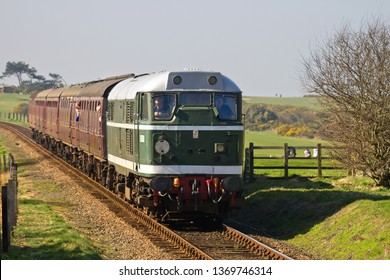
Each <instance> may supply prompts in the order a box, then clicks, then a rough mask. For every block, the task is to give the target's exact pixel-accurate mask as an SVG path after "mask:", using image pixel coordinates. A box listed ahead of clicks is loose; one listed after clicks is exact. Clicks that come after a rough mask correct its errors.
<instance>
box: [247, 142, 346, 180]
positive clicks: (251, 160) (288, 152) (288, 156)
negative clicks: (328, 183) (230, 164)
mask: <svg viewBox="0 0 390 280" xmlns="http://www.w3.org/2000/svg"><path fill="white" fill-rule="evenodd" d="M260 149H261V150H283V156H281V157H276V156H255V150H260ZM298 149H305V150H306V149H307V150H308V151H309V152H310V150H309V149H313V155H311V152H310V154H308V155H307V156H303V157H300V156H297V155H296V150H298ZM324 149H328V150H334V149H338V148H337V147H331V146H322V145H321V144H320V143H319V144H317V146H289V145H288V143H284V145H283V146H255V145H254V144H253V143H249V148H246V149H245V169H244V179H245V181H246V182H252V181H253V180H254V170H255V169H283V170H284V176H283V177H284V178H285V179H287V178H288V177H289V169H305V170H309V169H312V170H313V169H314V170H315V169H316V170H317V177H322V171H323V170H325V169H333V170H343V169H344V168H343V167H341V166H324V165H323V160H325V159H331V158H330V157H328V156H324V152H323V151H324ZM314 152H315V154H314ZM276 159H278V160H281V159H283V166H281V165H280V166H274V165H269V166H265V165H262V166H256V165H255V160H263V161H269V160H276ZM313 159H315V160H316V162H317V164H316V166H294V165H292V164H291V163H290V161H294V160H311V161H313Z"/></svg>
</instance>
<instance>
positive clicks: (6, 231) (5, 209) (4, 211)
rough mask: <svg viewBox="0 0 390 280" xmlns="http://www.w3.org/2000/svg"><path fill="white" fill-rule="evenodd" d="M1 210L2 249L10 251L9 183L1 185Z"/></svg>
mask: <svg viewBox="0 0 390 280" xmlns="http://www.w3.org/2000/svg"><path fill="white" fill-rule="evenodd" d="M1 211H2V219H1V220H2V230H3V232H2V251H3V252H8V246H9V244H10V234H9V226H8V205H7V185H4V186H2V187H1Z"/></svg>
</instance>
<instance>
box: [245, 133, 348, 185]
mask: <svg viewBox="0 0 390 280" xmlns="http://www.w3.org/2000/svg"><path fill="white" fill-rule="evenodd" d="M251 142H252V143H253V144H254V146H280V147H283V146H284V143H287V144H288V146H289V147H297V148H296V153H297V157H303V156H304V150H305V148H309V150H310V151H311V152H312V154H314V153H313V151H312V149H313V147H316V146H317V144H319V143H320V144H321V145H322V146H328V147H329V146H330V144H329V143H328V142H327V141H323V140H321V139H307V138H298V137H288V136H280V135H278V134H277V133H276V132H273V131H246V132H245V147H249V143H251ZM299 147H300V148H299ZM329 152H330V150H329V149H323V150H322V156H329ZM254 155H255V156H256V157H268V159H256V160H255V161H254V165H255V166H273V167H276V166H279V167H281V168H280V169H257V170H255V174H256V175H263V176H269V177H283V176H284V170H283V166H284V149H256V150H255V152H254ZM321 165H322V166H323V167H334V166H339V165H340V164H338V163H337V162H335V161H334V160H332V159H324V160H322V164H321ZM302 166H309V167H316V166H318V159H317V158H315V157H312V158H310V159H289V176H304V177H315V176H317V174H318V171H317V170H316V169H294V168H293V167H298V168H299V167H302ZM322 175H323V176H325V177H328V176H336V177H340V176H346V175H347V171H345V170H326V169H324V170H323V171H322Z"/></svg>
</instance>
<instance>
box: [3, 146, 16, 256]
mask: <svg viewBox="0 0 390 280" xmlns="http://www.w3.org/2000/svg"><path fill="white" fill-rule="evenodd" d="M3 159H4V161H3V163H4V164H3V169H2V168H1V160H0V173H1V170H4V171H7V161H6V160H5V158H4V157H3ZM8 169H9V173H10V179H9V180H8V183H7V184H5V185H2V187H1V203H2V204H1V211H2V213H1V214H2V251H3V252H7V251H8V248H9V245H10V244H11V234H12V233H13V231H14V229H15V226H16V221H17V213H18V205H17V193H18V167H17V164H16V163H15V160H14V157H13V156H12V154H9V156H8Z"/></svg>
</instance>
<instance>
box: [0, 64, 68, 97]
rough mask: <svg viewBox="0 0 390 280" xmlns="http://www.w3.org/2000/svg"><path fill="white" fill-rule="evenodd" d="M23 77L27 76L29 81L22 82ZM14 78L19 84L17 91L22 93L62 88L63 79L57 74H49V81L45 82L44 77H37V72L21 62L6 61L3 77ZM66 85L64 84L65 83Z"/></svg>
mask: <svg viewBox="0 0 390 280" xmlns="http://www.w3.org/2000/svg"><path fill="white" fill-rule="evenodd" d="M23 75H27V77H28V78H29V80H23ZM9 76H16V77H17V79H18V82H19V87H18V88H17V90H19V91H23V92H30V93H31V92H34V91H40V90H44V89H48V88H56V87H63V86H64V83H65V81H64V79H63V78H62V77H61V75H59V74H55V73H49V76H50V78H51V80H47V79H46V78H45V77H44V76H42V75H38V74H37V70H36V69H35V68H34V67H31V68H30V66H29V65H28V64H26V63H25V62H23V61H19V62H10V61H8V62H7V64H6V67H5V71H4V72H3V76H1V77H0V78H3V77H9ZM65 84H66V83H65Z"/></svg>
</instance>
